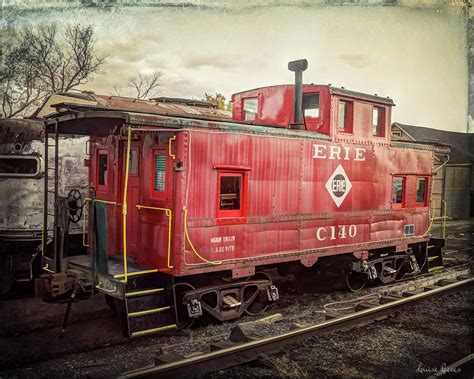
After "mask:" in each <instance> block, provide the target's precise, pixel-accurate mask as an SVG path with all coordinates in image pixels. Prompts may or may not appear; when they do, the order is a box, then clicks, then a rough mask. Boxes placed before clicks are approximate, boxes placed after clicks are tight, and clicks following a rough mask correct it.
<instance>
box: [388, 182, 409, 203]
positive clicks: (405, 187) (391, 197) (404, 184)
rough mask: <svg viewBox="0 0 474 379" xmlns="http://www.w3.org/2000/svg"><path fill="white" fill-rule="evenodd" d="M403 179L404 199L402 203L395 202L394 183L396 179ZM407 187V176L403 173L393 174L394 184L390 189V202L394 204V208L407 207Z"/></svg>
mask: <svg viewBox="0 0 474 379" xmlns="http://www.w3.org/2000/svg"><path fill="white" fill-rule="evenodd" d="M397 179H401V180H402V201H401V203H395V202H394V201H393V185H394V182H395V180H397ZM406 189H407V178H406V177H405V176H402V175H393V176H392V185H391V190H390V203H391V204H392V208H405V199H406V192H407V191H406Z"/></svg>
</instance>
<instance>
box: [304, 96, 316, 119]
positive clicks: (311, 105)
mask: <svg viewBox="0 0 474 379" xmlns="http://www.w3.org/2000/svg"><path fill="white" fill-rule="evenodd" d="M303 113H304V117H313V118H316V117H319V93H305V94H304V95H303Z"/></svg>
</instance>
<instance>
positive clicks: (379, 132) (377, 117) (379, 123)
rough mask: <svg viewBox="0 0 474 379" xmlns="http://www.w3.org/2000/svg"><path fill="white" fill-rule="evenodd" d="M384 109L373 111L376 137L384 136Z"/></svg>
mask: <svg viewBox="0 0 474 379" xmlns="http://www.w3.org/2000/svg"><path fill="white" fill-rule="evenodd" d="M383 121H384V109H383V108H381V107H374V108H373V110H372V135H373V136H376V137H383V136H384V130H383V129H384V122H383Z"/></svg>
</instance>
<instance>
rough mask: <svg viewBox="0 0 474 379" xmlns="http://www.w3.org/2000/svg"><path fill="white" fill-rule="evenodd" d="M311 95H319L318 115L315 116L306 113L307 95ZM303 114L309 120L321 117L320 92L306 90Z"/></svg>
mask: <svg viewBox="0 0 474 379" xmlns="http://www.w3.org/2000/svg"><path fill="white" fill-rule="evenodd" d="M309 96H317V97H318V108H317V109H318V115H317V116H315V117H313V116H308V115H306V114H305V97H309ZM302 108H303V116H304V118H305V120H306V119H308V121H313V120H318V119H320V118H321V93H320V92H305V93H303V106H302Z"/></svg>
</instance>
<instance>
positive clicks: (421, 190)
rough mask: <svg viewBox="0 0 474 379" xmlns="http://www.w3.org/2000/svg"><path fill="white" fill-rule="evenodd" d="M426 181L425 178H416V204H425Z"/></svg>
mask: <svg viewBox="0 0 474 379" xmlns="http://www.w3.org/2000/svg"><path fill="white" fill-rule="evenodd" d="M427 184H428V180H427V179H426V178H418V179H417V180H416V202H417V203H425V202H426V189H427V187H428V185H427Z"/></svg>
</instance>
